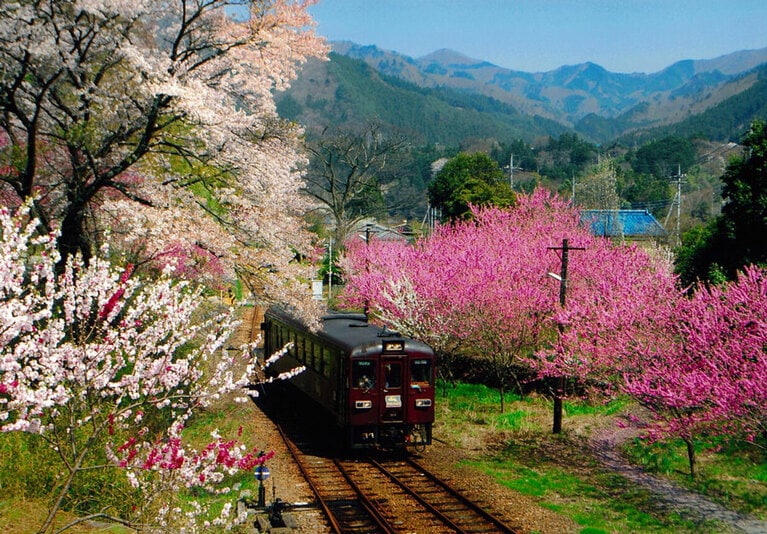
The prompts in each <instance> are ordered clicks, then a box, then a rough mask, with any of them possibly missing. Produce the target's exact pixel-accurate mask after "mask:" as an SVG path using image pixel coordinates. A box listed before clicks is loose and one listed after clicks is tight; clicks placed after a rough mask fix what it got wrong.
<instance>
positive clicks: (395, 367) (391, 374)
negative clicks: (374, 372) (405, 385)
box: [384, 362, 402, 389]
mask: <svg viewBox="0 0 767 534" xmlns="http://www.w3.org/2000/svg"><path fill="white" fill-rule="evenodd" d="M384 372H385V373H386V387H387V388H391V389H396V388H401V387H402V365H400V363H399V362H390V363H387V364H386V365H384Z"/></svg>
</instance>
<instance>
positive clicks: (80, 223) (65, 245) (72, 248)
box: [56, 204, 93, 273]
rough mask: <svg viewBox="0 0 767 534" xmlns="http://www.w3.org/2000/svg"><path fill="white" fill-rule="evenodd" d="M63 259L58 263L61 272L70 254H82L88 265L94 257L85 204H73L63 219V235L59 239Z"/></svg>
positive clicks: (84, 261)
mask: <svg viewBox="0 0 767 534" xmlns="http://www.w3.org/2000/svg"><path fill="white" fill-rule="evenodd" d="M58 247H59V253H60V254H61V259H60V260H59V263H58V264H57V265H56V270H57V272H59V273H63V272H64V267H65V266H66V263H67V259H68V258H69V256H72V255H74V254H77V253H78V252H79V253H80V254H81V256H82V258H83V263H84V264H85V265H88V263H89V262H90V259H91V257H92V255H93V254H92V251H91V243H90V240H89V239H88V236H87V234H86V229H85V204H83V205H80V206H76V205H71V206H70V207H69V209H68V210H67V212H66V215H65V216H64V219H63V220H62V221H61V236H60V237H59V241H58Z"/></svg>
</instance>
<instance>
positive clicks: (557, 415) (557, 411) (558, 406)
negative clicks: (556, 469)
mask: <svg viewBox="0 0 767 534" xmlns="http://www.w3.org/2000/svg"><path fill="white" fill-rule="evenodd" d="M549 250H556V251H560V250H561V251H562V255H561V256H560V258H561V260H562V266H561V269H560V271H559V276H557V275H554V278H556V279H558V280H559V304H560V306H562V308H564V307H565V300H566V296H567V262H568V256H569V254H568V253H569V252H570V251H571V250H586V249H585V248H583V247H571V246H570V245H569V241H568V240H567V239H563V240H562V246H561V247H549ZM552 274H553V273H552ZM559 331H560V333H561V332H562V325H559ZM564 394H565V377H564V376H560V377H559V378H557V386H556V391H554V425H553V428H552V432H553V433H554V434H559V433H560V432H562V397H564Z"/></svg>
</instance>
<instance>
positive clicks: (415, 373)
mask: <svg viewBox="0 0 767 534" xmlns="http://www.w3.org/2000/svg"><path fill="white" fill-rule="evenodd" d="M432 377H433V373H432V362H431V360H425V359H413V360H411V361H410V387H411V388H414V389H421V388H426V387H431V386H432Z"/></svg>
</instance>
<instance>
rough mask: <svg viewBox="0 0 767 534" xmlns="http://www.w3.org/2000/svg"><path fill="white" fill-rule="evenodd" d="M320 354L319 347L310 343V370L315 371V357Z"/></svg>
mask: <svg viewBox="0 0 767 534" xmlns="http://www.w3.org/2000/svg"><path fill="white" fill-rule="evenodd" d="M319 352H320V346H319V345H317V344H316V343H312V361H311V363H310V365H311V368H312V369H317V357H318V354H319Z"/></svg>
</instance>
